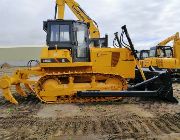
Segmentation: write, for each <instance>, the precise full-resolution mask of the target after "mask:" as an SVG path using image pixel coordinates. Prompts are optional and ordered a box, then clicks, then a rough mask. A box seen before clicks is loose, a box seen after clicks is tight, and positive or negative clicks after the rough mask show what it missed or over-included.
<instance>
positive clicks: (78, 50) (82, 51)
mask: <svg viewBox="0 0 180 140" xmlns="http://www.w3.org/2000/svg"><path fill="white" fill-rule="evenodd" d="M75 40H76V41H75V42H76V43H75V48H74V61H75V62H89V61H90V52H89V35H88V28H87V25H86V24H84V23H75Z"/></svg>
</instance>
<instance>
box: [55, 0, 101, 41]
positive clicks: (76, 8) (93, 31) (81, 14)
mask: <svg viewBox="0 0 180 140" xmlns="http://www.w3.org/2000/svg"><path fill="white" fill-rule="evenodd" d="M65 5H67V6H68V7H69V8H70V9H71V11H72V12H73V13H74V14H75V16H76V17H77V18H78V19H79V20H80V21H83V22H85V23H88V24H89V32H90V38H93V39H96V38H100V32H99V29H98V25H97V23H96V22H95V21H94V20H92V19H91V18H90V17H89V16H88V15H87V14H86V12H85V11H84V10H83V9H82V8H81V7H80V5H79V4H78V3H77V2H75V1H74V0H56V13H58V15H55V17H56V18H58V19H64V14H65Z"/></svg>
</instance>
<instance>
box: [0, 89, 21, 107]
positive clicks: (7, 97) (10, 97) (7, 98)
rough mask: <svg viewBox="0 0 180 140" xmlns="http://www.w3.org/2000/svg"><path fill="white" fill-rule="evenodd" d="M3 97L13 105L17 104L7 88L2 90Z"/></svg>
mask: <svg viewBox="0 0 180 140" xmlns="http://www.w3.org/2000/svg"><path fill="white" fill-rule="evenodd" d="M3 96H4V97H5V99H6V100H8V101H10V102H11V103H13V104H18V102H17V101H16V99H15V98H14V97H13V96H12V94H11V91H10V89H9V88H6V89H3Z"/></svg>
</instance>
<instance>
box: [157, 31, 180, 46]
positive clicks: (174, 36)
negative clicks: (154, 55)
mask: <svg viewBox="0 0 180 140" xmlns="http://www.w3.org/2000/svg"><path fill="white" fill-rule="evenodd" d="M177 39H179V32H177V33H176V34H175V35H172V36H171V37H168V38H166V39H165V40H163V41H161V42H160V43H159V44H158V45H157V46H165V45H166V44H167V43H169V42H171V41H173V40H174V41H175V40H177Z"/></svg>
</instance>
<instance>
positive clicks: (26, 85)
mask: <svg viewBox="0 0 180 140" xmlns="http://www.w3.org/2000/svg"><path fill="white" fill-rule="evenodd" d="M24 86H25V87H26V88H27V89H28V90H29V91H31V92H34V93H35V91H34V89H33V88H32V87H31V86H30V85H29V84H24Z"/></svg>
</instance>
